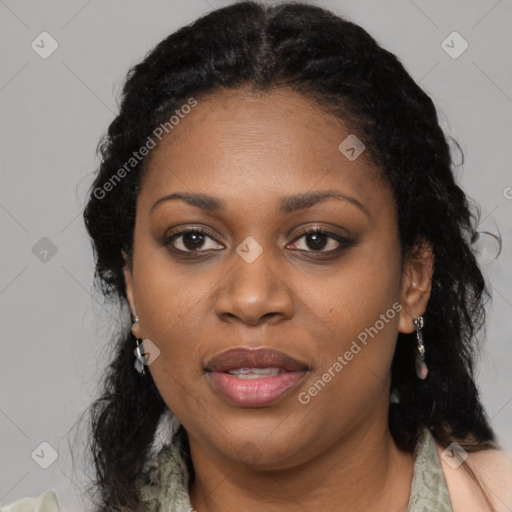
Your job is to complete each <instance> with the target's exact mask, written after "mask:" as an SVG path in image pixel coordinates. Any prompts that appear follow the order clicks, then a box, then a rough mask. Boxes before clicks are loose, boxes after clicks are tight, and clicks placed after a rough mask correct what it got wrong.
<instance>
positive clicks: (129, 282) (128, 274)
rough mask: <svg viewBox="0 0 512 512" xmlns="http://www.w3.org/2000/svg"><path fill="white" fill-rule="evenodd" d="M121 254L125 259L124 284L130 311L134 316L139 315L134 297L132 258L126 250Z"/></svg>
mask: <svg viewBox="0 0 512 512" xmlns="http://www.w3.org/2000/svg"><path fill="white" fill-rule="evenodd" d="M121 254H122V256H123V259H124V263H125V265H124V268H123V272H124V284H125V289H126V299H127V300H128V305H129V306H130V311H131V313H132V316H133V317H136V316H137V308H136V307H135V299H134V292H133V276H132V264H131V258H130V257H129V256H128V254H127V253H126V252H125V251H123V250H122V251H121Z"/></svg>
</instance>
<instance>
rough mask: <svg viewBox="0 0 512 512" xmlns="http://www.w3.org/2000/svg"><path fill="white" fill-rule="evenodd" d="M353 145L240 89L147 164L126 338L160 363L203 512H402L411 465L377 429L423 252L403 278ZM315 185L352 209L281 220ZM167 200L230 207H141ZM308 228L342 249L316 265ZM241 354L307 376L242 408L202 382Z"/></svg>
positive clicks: (305, 111) (308, 112)
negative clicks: (210, 364) (131, 331)
mask: <svg viewBox="0 0 512 512" xmlns="http://www.w3.org/2000/svg"><path fill="white" fill-rule="evenodd" d="M349 134H350V131H349V130H348V129H347V128H346V127H345V125H344V124H343V123H342V122H341V121H340V120H338V119H337V118H335V117H333V116H331V115H329V114H326V113H324V112H322V111H321V110H320V109H319V108H318V107H317V106H316V105H315V104H314V103H312V102H310V101H309V100H307V99H305V98H303V97H302V96H300V95H298V94H297V93H295V92H293V91H289V90H284V89H283V90H274V91H272V92H267V93H264V94H255V93H252V92H250V91H249V90H244V89H242V90H237V91H228V92H226V91H224V92H217V93H215V94H213V95H210V96H208V97H206V98H203V99H200V100H199V103H198V105H197V106H196V107H195V108H194V109H193V110H192V111H191V112H190V114H188V115H187V116H186V117H185V119H183V120H181V121H180V124H179V125H177V126H176V127H175V128H174V130H173V131H172V132H170V133H169V134H168V135H167V136H166V138H164V139H163V140H162V142H161V143H160V144H159V145H158V146H157V147H156V148H155V149H154V150H153V152H152V153H151V155H150V160H149V161H148V167H147V173H146V174H145V176H144V179H143V181H142V184H141V188H140V192H139V196H138V203H137V215H136V225H135V236H134V246H133V251H132V256H131V258H129V257H128V256H127V255H126V254H125V255H124V256H125V260H126V263H127V266H126V269H125V278H126V290H127V298H128V301H129V304H130V308H131V311H132V313H133V315H134V316H135V315H138V317H139V319H140V321H139V322H138V323H136V324H135V331H136V335H137V336H138V337H141V338H143V339H150V340H151V341H152V342H153V343H154V344H155V345H157V346H158V348H159V350H160V351H161V352H160V355H159V357H158V358H156V359H155V360H154V362H153V363H152V364H150V366H149V370H150V371H151V374H152V376H153V378H154V380H155V383H156V385H157V387H158V389H159V391H160V393H161V395H162V397H163V399H164V400H165V402H166V404H167V405H168V407H169V408H170V409H171V410H172V411H173V413H174V414H175V415H176V416H177V418H178V419H179V420H180V422H181V423H182V424H183V425H184V426H185V428H186V429H187V432H188V434H189V440H190V449H191V455H192V461H193V465H194V469H195V473H196V479H195V482H194V484H193V485H192V487H191V489H190V494H191V503H192V506H193V507H194V508H195V509H196V510H198V511H200V512H204V511H217V510H219V511H220V510H248V511H252V510H254V511H256V510H258V511H260V510H262V509H263V510H265V511H277V510H279V511H287V510H294V511H295V510H297V509H299V510H325V511H342V512H343V511H349V510H350V511H353V510H366V511H370V512H371V511H374V510H375V511H382V510H397V511H398V510H401V509H402V510H404V509H405V505H406V504H407V501H408V499H409V491H410V485H411V478H412V473H413V464H414V459H413V455H412V454H408V453H403V452H401V451H400V450H399V449H398V448H397V447H396V445H395V444H394V442H393V439H392V437H391V434H390V432H389V430H388V426H387V414H388V405H389V393H390V378H391V373H390V366H391V361H392V357H393V351H394V348H395V343H396V338H397V335H398V332H404V333H410V332H413V331H414V325H413V318H415V317H417V316H419V315H421V314H423V313H424V312H425V309H426V305H427V302H428V299H429V296H430V290H431V277H432V263H433V262H432V253H431V251H429V250H428V247H426V246H422V247H418V248H417V251H415V254H414V257H410V258H406V259H405V260H404V264H403V267H402V254H401V251H400V245H399V238H398V225H397V219H396V205H395V204H394V201H393V197H392V193H391V190H390V189H389V187H388V186H386V185H385V184H384V183H383V182H382V181H381V180H379V179H377V176H376V173H378V169H375V168H374V167H373V166H372V165H371V164H370V163H369V161H368V160H367V159H366V158H365V154H364V153H363V154H362V155H361V156H360V157H359V158H357V159H356V160H354V161H349V160H348V159H347V158H345V156H343V155H342V154H341V152H340V151H339V150H338V146H339V144H340V143H341V141H343V140H344V139H345V138H346V137H347V135H349ZM325 190H336V191H339V192H341V193H343V194H345V195H347V196H350V197H352V198H355V199H356V200H357V201H358V202H359V203H360V204H361V205H362V206H361V208H360V207H358V206H356V205H355V204H353V202H350V201H347V200H336V199H326V200H324V201H321V202H318V203H316V204H315V205H313V206H311V207H309V208H304V209H301V210H298V211H295V212H292V213H283V212H281V211H279V203H280V200H281V198H283V197H286V196H289V195H291V194H298V193H307V192H311V191H316V192H318V191H325ZM174 192H182V193H201V194H208V195H211V196H215V197H217V198H219V199H221V200H222V201H224V202H225V205H226V208H225V210H224V211H210V212H208V211H203V210H202V209H200V208H198V207H196V206H192V205H190V204H188V203H187V202H185V201H183V200H172V201H165V202H161V203H160V204H159V205H158V206H156V207H155V208H154V209H153V210H151V208H152V206H153V205H154V204H155V202H156V201H158V200H159V199H160V198H162V197H164V196H167V195H168V194H171V193H174ZM314 226H320V227H323V228H325V229H327V230H329V231H331V232H332V233H334V234H335V235H340V236H343V237H346V238H349V239H350V240H352V243H351V244H348V245H346V246H341V247H342V249H341V250H340V251H339V252H338V253H337V254H336V253H335V251H332V252H331V255H330V256H329V255H325V254H326V252H327V251H329V250H331V249H336V248H337V247H340V244H339V242H338V241H336V239H334V238H330V237H328V236H327V237H323V238H321V240H324V241H325V244H324V245H323V246H322V247H321V248H320V249H315V245H314V240H312V238H311V236H306V235H304V234H303V233H300V232H299V230H300V229H301V228H308V229H311V228H312V227H314ZM191 227H201V228H205V229H207V230H208V231H209V232H210V234H211V237H210V236H206V237H205V238H204V243H203V245H202V246H201V245H200V244H196V246H197V247H198V249H195V252H194V250H192V251H191V250H190V247H191V246H190V237H189V238H188V241H189V245H188V246H186V245H184V241H185V238H186V237H185V238H184V237H178V238H177V239H175V240H174V242H169V244H168V245H166V242H165V239H166V237H168V236H169V234H173V233H174V232H175V231H177V230H184V231H186V229H190V228H191ZM249 236H250V237H252V238H254V239H255V240H256V241H257V242H258V244H259V245H260V246H261V248H262V250H263V252H262V253H261V255H260V256H259V257H258V258H257V259H256V260H255V261H253V262H252V263H247V262H246V261H245V260H244V259H242V258H241V257H240V256H239V255H238V253H237V252H236V248H237V246H239V245H240V244H241V242H242V241H244V240H245V239H246V237H249ZM312 242H313V243H312ZM171 247H175V252H172V251H171V250H170V248H171ZM316 247H318V245H317V246H316ZM187 248H189V249H188V250H189V252H188V253H185V254H183V253H181V256H180V255H177V250H176V249H181V250H184V251H186V250H187ZM199 251H203V252H201V253H200V255H199V257H196V258H195V259H194V258H193V256H194V254H196V252H199ZM321 251H323V253H322V252H321ZM319 252H320V256H319V255H318V253H319ZM191 253H192V254H191ZM315 256H316V257H315ZM395 303H399V304H401V306H402V309H401V311H400V312H399V313H397V314H396V316H394V318H392V319H389V320H388V322H387V323H385V325H384V328H382V329H381V330H380V331H379V332H378V334H377V335H375V336H374V337H373V338H369V342H368V343H367V345H366V346H364V348H363V349H362V350H361V351H360V352H359V353H357V355H355V356H354V357H353V359H352V360H351V361H349V362H348V364H347V365H346V366H344V368H343V370H342V371H341V372H339V373H337V374H336V376H335V377H334V378H332V380H331V381H330V382H329V383H328V384H327V385H326V386H325V387H324V388H323V389H322V390H321V391H320V392H318V394H317V395H316V396H314V397H313V398H312V399H311V401H310V402H309V403H308V404H306V405H303V404H301V403H300V402H299V401H298V395H299V393H301V392H304V391H307V390H308V389H309V388H310V387H311V386H312V385H313V384H314V383H315V382H316V381H317V380H318V379H321V378H322V375H323V374H324V373H325V372H326V371H327V370H328V369H329V368H330V367H332V366H333V364H334V362H335V361H336V360H337V357H338V356H339V355H343V354H345V352H346V351H347V350H348V349H349V348H350V346H351V344H352V342H353V340H356V339H357V336H358V334H360V333H361V332H362V331H364V329H365V328H368V327H370V326H374V325H375V323H376V321H377V320H379V318H381V317H380V315H382V314H385V313H386V312H387V311H388V310H390V308H392V305H393V304H395ZM235 347H247V348H249V347H251V348H252V347H270V348H275V349H278V350H281V351H283V352H286V353H287V354H289V355H291V356H292V357H294V358H295V359H298V360H300V361H303V362H305V363H307V365H308V366H309V368H310V370H309V372H308V373H307V374H306V375H305V377H304V378H303V379H302V381H301V382H300V384H299V386H298V387H297V388H295V389H294V390H293V391H292V392H291V393H289V394H288V395H286V396H285V397H284V398H283V399H281V400H280V401H279V402H277V403H276V404H274V405H271V406H266V407H260V408H242V407H237V406H235V405H233V404H231V403H229V402H228V401H226V400H225V399H224V398H223V397H222V396H220V395H218V394H217V393H216V392H215V391H214V390H213V389H212V387H211V386H210V385H209V382H208V378H207V376H206V374H205V372H204V366H205V364H206V362H207V361H208V360H209V359H211V358H212V357H213V356H215V355H218V354H220V353H222V352H224V351H225V350H227V349H230V348H235ZM262 507H263V508H262ZM301 507H302V508H301ZM402 507H404V508H402Z"/></svg>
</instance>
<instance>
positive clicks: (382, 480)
mask: <svg viewBox="0 0 512 512" xmlns="http://www.w3.org/2000/svg"><path fill="white" fill-rule="evenodd" d="M190 448H191V455H192V461H193V464H194V470H195V480H194V482H193V485H192V486H191V489H190V497H191V504H192V506H193V507H194V509H195V510H196V511H197V512H213V511H221V510H247V511H252V510H254V511H259V510H262V507H263V508H264V510H265V511H266V512H267V511H268V512H278V511H279V512H285V511H288V510H290V511H292V510H293V511H296V510H297V509H299V510H301V509H303V510H320V509H321V510H323V511H324V512H329V511H333V512H334V511H336V512H348V511H351V512H352V511H353V510H365V511H367V512H374V511H375V512H377V511H382V510H397V511H399V510H401V511H405V510H406V508H407V502H408V500H409V494H410V486H411V480H412V474H413V467H414V458H413V455H412V454H409V453H404V452H401V451H400V450H399V449H398V448H397V447H396V445H395V443H394V441H393V439H392V437H391V434H390V432H389V430H388V429H387V425H384V426H383V425H380V426H378V427H377V426H374V427H372V428H371V429H370V430H366V429H364V428H362V426H361V425H358V427H357V428H355V429H353V431H352V432H350V433H349V434H348V435H346V436H344V438H343V439H342V440H339V441H337V442H336V443H334V444H333V445H330V446H329V447H328V448H327V449H324V450H323V451H322V452H321V453H319V454H318V455H317V456H316V457H315V458H313V459H309V460H307V461H306V462H304V463H302V464H300V465H298V466H294V467H293V468H288V469H278V470H275V469H272V470H261V469H257V468H254V467H250V466H247V465H244V464H240V463H237V462H235V463H234V462H233V461H232V460H231V459H226V458H224V457H222V456H219V455H218V454H216V455H213V454H212V453H211V452H210V453H207V451H206V449H205V447H204V446H201V445H199V443H198V442H197V441H196V440H195V439H193V438H192V439H190ZM212 455H213V456H212Z"/></svg>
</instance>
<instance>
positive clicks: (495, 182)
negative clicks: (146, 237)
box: [0, 0, 512, 510]
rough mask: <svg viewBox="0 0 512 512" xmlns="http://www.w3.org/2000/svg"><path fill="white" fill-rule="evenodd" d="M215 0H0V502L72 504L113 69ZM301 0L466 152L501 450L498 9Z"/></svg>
mask: <svg viewBox="0 0 512 512" xmlns="http://www.w3.org/2000/svg"><path fill="white" fill-rule="evenodd" d="M228 3H230V2H221V1H215V0H208V1H206V0H193V1H192V0H186V1H172V2H171V1H156V0H152V1H149V2H142V1H134V0H130V1H127V0H123V1H121V0H115V1H103V2H100V1H99V0H89V1H84V0H73V1H66V2H64V1H44V2H42V1H39V2H36V1H26V0H25V1H15V0H0V16H1V18H0V20H1V21H0V24H1V25H0V34H1V35H0V37H1V50H0V51H1V61H2V68H1V73H0V107H1V148H2V153H1V168H2V187H1V190H0V223H1V224H0V225H1V239H2V252H1V258H2V259H1V274H0V304H1V318H0V326H1V329H2V330H1V343H2V356H1V358H0V379H1V388H0V390H1V391H0V392H1V395H0V429H1V436H0V447H1V465H0V503H1V504H6V503H10V502H12V501H14V500H15V499H18V498H20V497H22V496H27V495H32V496H36V495H38V494H39V493H41V492H43V491H44V490H46V489H53V490H55V491H56V492H57V496H58V498H59V501H60V503H61V506H62V507H63V509H64V510H80V509H81V508H83V505H81V503H80V502H79V498H80V494H81V490H80V487H81V485H82V484H81V482H82V481H83V478H82V477H81V474H80V472H81V470H82V469H83V466H82V465H81V464H78V467H77V468H76V469H75V470H73V467H72V464H71V459H70V455H69V446H68V434H69V433H70V429H71V428H72V427H73V425H74V424H75V422H76V420H77V419H78V416H79V414H80V413H81V412H82V411H83V410H84V408H86V406H87V405H88V404H89V403H90V402H91V401H92V399H93V398H94V396H95V386H96V383H97V381H98V378H99V376H100V373H101V370H102V368H103V367H104V366H105V365H106V364H107V361H108V357H109V348H108V342H109V339H110V336H111V334H112V333H113V332H114V331H115V330H116V329H118V328H119V314H118V312H117V311H116V310H115V309H112V308H109V307H108V306H105V305H104V304H103V299H102V298H101V297H100V296H98V295H97V294H96V293H95V292H93V290H92V275H93V261H92V251H91V249H90V244H89V240H88V238H87V236H86V233H85V230H84V227H83V223H82V219H81V210H82V208H83V205H84V198H85V193H86V191H87V189H88V187H89V185H90V184H91V182H92V176H93V172H94V170H95V168H96V166H97V165H98V160H97V157H96V154H95V149H96V144H97V142H98V140H99V138H100V136H101V135H102V134H103V133H104V132H105V131H106V129H107V127H108V125H109V123H110V122H111V120H112V119H113V117H114V115H115V112H116V111H117V103H116V94H117V93H118V91H119V88H120V86H121V85H122V82H123V79H124V77H125V75H126V72H127V70H128V68H129V66H130V65H133V64H135V63H137V62H138V61H140V60H141V59H142V58H143V57H144V55H145V53H146V52H147V51H148V50H149V49H151V48H152V47H153V46H154V45H155V44H156V43H158V42H159V41H160V40H161V39H163V38H164V37H165V36H167V35H168V34H169V33H170V32H172V31H174V30H175V29H177V28H178V27H180V26H182V25H183V24H185V23H189V22H191V21H193V20H194V19H195V18H196V17H197V16H199V15H201V14H204V13H206V12H207V11H209V10H211V9H212V8H214V7H220V6H222V5H227V4H228ZM316 3H317V4H318V5H321V6H325V7H327V8H331V9H332V10H334V11H335V12H337V13H339V14H342V15H344V16H346V17H348V18H349V19H352V20H353V21H355V22H357V23H359V24H361V25H362V26H363V27H364V28H365V29H367V30H368V31H369V32H370V33H371V34H372V35H373V36H374V37H375V38H376V39H377V40H378V41H379V42H380V43H381V44H382V45H383V46H384V47H385V48H387V49H389V50H390V51H392V52H394V53H395V54H397V56H398V57H399V58H400V59H401V60H402V62H403V63H404V65H405V66H406V68H407V69H408V71H409V72H410V73H411V75H412V76H413V78H414V79H415V80H416V81H418V82H420V84H421V86H422V87H423V88H424V89H425V90H426V92H427V93H428V94H430V95H431V96H432V98H433V99H434V101H435V103H436V106H437V107H438V109H439V111H440V115H441V118H442V126H443V128H444V129H445V131H446V133H448V134H450V135H452V136H454V137H455V138H456V139H457V140H458V141H459V142H460V143H461V145H462V147H463V149H464V152H465V154H466V162H465V164H464V167H463V168H460V167H459V168H458V169H457V170H456V173H457V176H458V180H459V182H460V183H461V185H462V187H463V188H464V190H465V191H466V192H467V193H468V194H469V195H470V196H471V197H473V198H474V199H475V200H477V201H478V202H479V203H480V204H481V207H482V223H481V229H482V230H492V231H496V226H498V227H499V229H500V232H501V234H502V236H503V242H504V247H503V252H502V254H501V256H500V257H499V258H498V260H493V253H494V252H495V244H493V243H492V239H489V238H487V239H486V238H485V237H484V238H483V239H482V241H481V242H480V246H481V249H482V254H481V260H482V265H483V269H484V272H485V274H486V276H487V277H488V279H489V280H490V283H491V284H492V288H493V295H494V301H493V304H492V307H491V308H490V314H489V322H488V329H487V341H486V345H485V347H484V350H483V354H482V358H481V360H480V365H479V379H478V380H479V385H480V387H481V390H482V399H483V402H484V404H485V405H486V407H487V411H488V413H489V416H490V417H491V418H492V424H493V426H494V427H495V429H496V431H497V433H498V435H499V439H500V441H501V443H502V445H503V446H504V447H505V448H506V449H507V450H512V428H511V427H512V386H511V383H512V377H511V375H512V357H511V355H512V345H511V338H512V322H511V321H510V317H511V315H512V272H511V271H510V270H511V262H512V258H511V256H512V222H511V219H512V215H511V214H512V188H509V187H512V173H511V170H510V169H511V168H510V163H511V161H512V158H511V146H512V143H511V141H512V115H511V114H512V83H511V78H512V59H511V58H510V49H511V48H512V36H511V32H510V27H511V26H512V2H511V1H510V0H508V1H506V0H501V1H496V0H481V1H474V0H473V1H468V0H463V1H462V0H458V1H449V2H448V1H446V0H444V1H422V0H415V1H414V2H413V1H412V0H400V1H398V0H397V1H381V0H366V1H360V0H358V1H356V0H353V1H348V0H347V1H342V0H332V1H318V2H316ZM43 31H47V32H49V33H50V34H51V35H52V37H53V38H55V40H56V41H57V42H58V45H59V47H58V49H57V50H56V51H55V52H54V53H53V54H52V55H51V56H50V57H48V58H47V59H43V58H41V57H40V56H39V55H38V54H37V53H36V52H35V51H34V50H33V49H32V48H31V43H32V41H34V40H36V42H37V40H38V39H37V38H38V36H39V34H41V32H43ZM453 31H457V32H458V33H460V34H461V36H462V37H463V38H464V39H465V40H466V41H467V42H468V44H469V47H468V49H467V50H466V51H465V52H464V53H463V54H462V55H460V56H459V57H458V58H456V59H454V58H452V57H450V56H449V55H448V54H447V53H446V52H445V51H444V50H443V48H442V46H441V43H442V41H443V40H445V39H446V37H447V36H448V35H449V34H451V33H452V32H453ZM450 44H452V43H450ZM453 45H454V46H455V49H457V48H460V41H456V42H454V43H453V44H452V46H453ZM45 46H46V48H48V45H45ZM43 237H47V238H48V239H49V240H50V241H51V243H50V242H48V240H43V241H41V242H40V240H41V238H43ZM38 242H39V245H36V244H37V243H38ZM35 245H36V249H33V247H34V246H35ZM53 246H54V247H53ZM52 249H53V252H54V251H55V249H56V250H57V252H56V253H55V254H53V253H52ZM44 250H48V251H49V252H48V253H44ZM34 252H35V254H34ZM41 260H42V261H41ZM43 441H46V442H48V443H49V444H50V445H51V446H53V447H54V448H55V449H56V450H57V452H58V454H59V456H58V459H57V460H56V461H55V463H54V464H52V465H51V466H50V467H49V468H48V469H46V470H45V469H42V468H41V467H39V465H38V464H36V462H35V461H34V460H33V459H32V458H31V453H32V452H33V451H34V450H35V449H36V448H37V447H38V446H39V445H40V443H41V442H43ZM39 452H40V449H39ZM43 453H44V454H45V455H44V457H48V456H49V455H48V453H49V452H48V450H46V451H44V452H43ZM41 457H42V456H41Z"/></svg>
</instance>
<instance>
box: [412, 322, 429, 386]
mask: <svg viewBox="0 0 512 512" xmlns="http://www.w3.org/2000/svg"><path fill="white" fill-rule="evenodd" d="M413 323H414V327H416V340H417V342H418V347H417V351H416V354H415V363H416V375H417V376H418V378H420V379H421V380H425V379H426V377H427V374H428V368H427V365H426V364H425V345H423V332H422V331H421V330H422V329H423V317H422V316H419V317H418V318H415V319H413Z"/></svg>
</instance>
